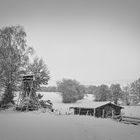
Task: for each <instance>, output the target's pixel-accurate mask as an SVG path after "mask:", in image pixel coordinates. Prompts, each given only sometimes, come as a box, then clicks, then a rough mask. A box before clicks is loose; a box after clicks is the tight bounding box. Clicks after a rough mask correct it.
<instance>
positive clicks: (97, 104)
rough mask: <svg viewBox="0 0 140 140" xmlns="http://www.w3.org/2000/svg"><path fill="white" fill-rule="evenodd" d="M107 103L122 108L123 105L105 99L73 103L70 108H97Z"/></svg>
mask: <svg viewBox="0 0 140 140" xmlns="http://www.w3.org/2000/svg"><path fill="white" fill-rule="evenodd" d="M107 104H113V105H115V106H117V107H120V108H123V107H121V106H119V105H116V104H114V103H112V102H109V101H106V102H89V103H82V104H75V105H73V106H72V107H70V108H76V107H78V108H90V109H92V108H98V107H101V106H104V105H107Z"/></svg>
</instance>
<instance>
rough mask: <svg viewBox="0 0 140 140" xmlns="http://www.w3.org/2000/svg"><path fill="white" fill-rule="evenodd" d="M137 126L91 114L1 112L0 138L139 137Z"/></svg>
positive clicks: (89, 139) (109, 139) (114, 139)
mask: <svg viewBox="0 0 140 140" xmlns="http://www.w3.org/2000/svg"><path fill="white" fill-rule="evenodd" d="M139 138H140V126H135V125H128V124H123V123H119V122H115V121H113V120H111V119H97V118H94V117H90V116H73V115H67V116H66V115H54V114H49V113H41V112H39V111H38V112H26V113H10V112H0V140H139Z"/></svg>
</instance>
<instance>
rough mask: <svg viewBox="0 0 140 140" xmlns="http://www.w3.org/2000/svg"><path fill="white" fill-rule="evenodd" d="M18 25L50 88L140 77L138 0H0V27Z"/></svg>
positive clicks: (139, 16) (122, 80)
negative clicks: (63, 83)
mask: <svg viewBox="0 0 140 140" xmlns="http://www.w3.org/2000/svg"><path fill="white" fill-rule="evenodd" d="M17 24H19V25H22V26H24V28H25V31H26V33H27V39H28V44H29V45H31V46H33V47H34V48H35V50H36V55H38V56H39V57H42V58H43V59H44V61H45V63H46V64H47V65H48V68H49V70H50V73H51V80H50V82H49V85H53V84H55V81H57V80H61V79H62V78H72V79H76V80H78V81H80V82H81V83H82V84H87V85H88V84H101V83H109V82H115V83H116V82H122V83H125V82H127V81H130V80H135V79H138V78H140V2H139V0H138V1H136V0H69V1H68V0H0V27H3V26H9V25H17Z"/></svg>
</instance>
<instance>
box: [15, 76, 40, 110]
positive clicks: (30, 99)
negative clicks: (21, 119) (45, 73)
mask: <svg viewBox="0 0 140 140" xmlns="http://www.w3.org/2000/svg"><path fill="white" fill-rule="evenodd" d="M35 84H36V83H35V77H34V75H25V76H23V79H22V90H21V93H20V94H19V99H18V102H17V107H16V110H21V111H25V110H27V111H28V110H38V109H39V108H41V105H40V102H39V99H38V96H37V95H36V92H35V86H36V85H35Z"/></svg>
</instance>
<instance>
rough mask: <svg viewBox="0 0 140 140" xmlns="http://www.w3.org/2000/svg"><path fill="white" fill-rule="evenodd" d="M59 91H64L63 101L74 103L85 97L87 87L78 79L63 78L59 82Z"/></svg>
mask: <svg viewBox="0 0 140 140" xmlns="http://www.w3.org/2000/svg"><path fill="white" fill-rule="evenodd" d="M57 88H58V91H59V92H61V93H62V97H63V103H74V102H76V101H77V100H80V99H83V97H84V94H85V87H84V86H83V85H80V83H79V82H77V81H76V80H71V79H63V80H62V81H58V82H57Z"/></svg>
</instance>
